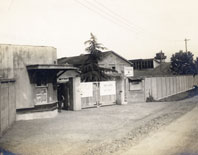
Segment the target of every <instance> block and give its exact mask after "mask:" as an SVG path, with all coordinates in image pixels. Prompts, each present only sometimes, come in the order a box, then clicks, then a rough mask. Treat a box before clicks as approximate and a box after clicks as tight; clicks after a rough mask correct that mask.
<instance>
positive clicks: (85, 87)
mask: <svg viewBox="0 0 198 155" xmlns="http://www.w3.org/2000/svg"><path fill="white" fill-rule="evenodd" d="M80 90H81V97H92V96H93V83H92V82H86V83H81V84H80Z"/></svg>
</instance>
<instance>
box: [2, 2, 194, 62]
mask: <svg viewBox="0 0 198 155" xmlns="http://www.w3.org/2000/svg"><path fill="white" fill-rule="evenodd" d="M90 33H93V34H94V35H95V36H96V38H97V41H98V42H99V43H102V44H103V46H105V47H106V48H107V49H108V50H113V51H114V52H116V53H118V54H119V55H121V56H123V57H124V58H126V59H139V58H153V57H154V56H155V54H156V53H157V52H159V51H161V50H162V51H163V52H164V53H165V55H166V56H167V57H168V60H169V58H170V57H171V55H172V54H174V53H175V52H178V51H179V50H184V51H185V42H184V39H185V38H187V39H189V41H188V42H187V43H188V44H187V45H188V51H191V52H192V53H193V54H194V57H197V56H198V1H197V0H0V43H2V44H19V45H36V46H37V45H38V46H53V47H55V48H57V56H58V58H60V57H70V56H76V55H80V54H85V53H86V52H85V50H84V49H85V47H86V46H85V44H84V42H85V41H86V40H89V38H90Z"/></svg>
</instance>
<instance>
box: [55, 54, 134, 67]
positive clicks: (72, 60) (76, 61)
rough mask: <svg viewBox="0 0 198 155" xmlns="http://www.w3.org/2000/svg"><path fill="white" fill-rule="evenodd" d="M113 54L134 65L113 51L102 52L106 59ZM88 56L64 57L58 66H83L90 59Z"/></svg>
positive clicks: (59, 60)
mask: <svg viewBox="0 0 198 155" xmlns="http://www.w3.org/2000/svg"><path fill="white" fill-rule="evenodd" d="M111 53H112V54H114V55H116V56H118V57H119V58H121V59H123V60H124V61H126V62H128V63H129V64H131V65H132V63H131V62H129V61H128V60H127V59H125V58H123V57H122V56H120V55H118V54H117V53H115V52H113V51H106V52H102V57H105V56H107V55H109V54H111ZM88 56H89V54H84V55H79V56H74V57H63V58H60V59H58V64H66V63H68V64H73V65H74V66H79V65H81V64H83V63H84V62H85V60H87V59H88Z"/></svg>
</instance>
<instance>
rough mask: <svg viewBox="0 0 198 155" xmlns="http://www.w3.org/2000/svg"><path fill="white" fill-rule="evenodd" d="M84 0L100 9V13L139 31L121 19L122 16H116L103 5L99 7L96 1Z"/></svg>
mask: <svg viewBox="0 0 198 155" xmlns="http://www.w3.org/2000/svg"><path fill="white" fill-rule="evenodd" d="M84 1H86V2H87V3H88V5H90V6H92V7H94V8H96V9H97V10H99V11H101V12H102V13H104V14H105V15H106V16H109V17H110V18H112V19H114V20H115V21H116V22H118V21H119V23H120V24H123V25H124V26H126V27H129V28H130V29H132V30H133V31H136V32H139V30H138V29H137V28H136V27H134V26H132V25H130V24H129V23H127V22H126V21H123V20H122V18H120V17H118V16H116V15H115V14H114V13H112V12H110V11H109V10H108V9H105V8H104V7H101V6H100V5H99V4H97V3H91V2H90V1H89V0H84Z"/></svg>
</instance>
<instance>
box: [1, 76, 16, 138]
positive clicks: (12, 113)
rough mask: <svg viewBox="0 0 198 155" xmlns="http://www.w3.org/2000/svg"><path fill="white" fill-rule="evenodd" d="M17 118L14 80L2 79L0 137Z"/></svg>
mask: <svg viewBox="0 0 198 155" xmlns="http://www.w3.org/2000/svg"><path fill="white" fill-rule="evenodd" d="M15 120H16V94H15V83H14V82H9V81H7V82H5V81H4V82H2V81H1V80H0V137H1V136H2V134H3V133H4V132H5V131H6V130H7V129H8V128H9V127H10V126H11V125H12V124H13V123H14V122H15Z"/></svg>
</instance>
